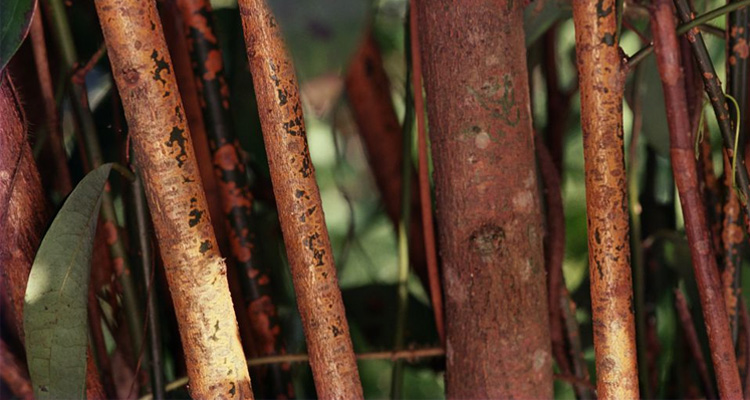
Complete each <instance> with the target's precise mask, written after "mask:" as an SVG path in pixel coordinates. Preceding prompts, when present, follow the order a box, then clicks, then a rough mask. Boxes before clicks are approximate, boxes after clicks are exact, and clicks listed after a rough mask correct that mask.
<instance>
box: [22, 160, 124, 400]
mask: <svg viewBox="0 0 750 400" xmlns="http://www.w3.org/2000/svg"><path fill="white" fill-rule="evenodd" d="M110 169H112V164H105V165H102V166H101V167H99V168H97V169H95V170H94V171H92V172H91V173H89V174H88V175H86V177H85V178H84V179H83V180H82V181H81V183H79V184H78V186H76V188H75V190H73V192H72V193H71V195H70V197H68V199H67V200H66V201H65V204H63V206H62V208H61V209H60V212H59V213H58V214H57V216H56V217H55V220H54V221H53V222H52V225H51V226H50V228H49V230H48V231H47V233H46V234H45V236H44V239H43V240H42V244H41V246H40V247H39V251H38V252H37V255H36V258H35V259H34V265H32V267H31V274H30V275H29V283H28V286H27V288H26V298H25V305H24V335H25V338H26V357H27V359H28V364H29V372H30V374H31V382H32V385H33V386H34V396H35V397H36V398H37V399H76V398H83V397H84V396H85V390H86V384H85V381H86V346H87V343H88V324H87V322H88V320H87V318H86V301H87V293H88V284H89V275H90V274H89V271H90V269H91V252H92V248H93V242H94V234H95V231H96V221H97V217H98V215H99V206H100V205H101V199H102V193H103V189H104V185H105V183H106V182H107V177H108V176H109V171H110Z"/></svg>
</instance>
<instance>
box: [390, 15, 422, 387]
mask: <svg viewBox="0 0 750 400" xmlns="http://www.w3.org/2000/svg"><path fill="white" fill-rule="evenodd" d="M407 13H408V14H409V15H410V16H411V17H410V18H407V19H406V25H407V26H406V29H405V31H406V35H405V39H406V41H407V44H408V42H409V40H410V38H411V35H412V34H413V33H414V32H413V31H411V30H410V29H409V26H412V25H413V24H414V16H415V13H414V12H413V9H412V8H411V7H410V8H409V9H408V10H407ZM406 49H407V51H406V68H407V70H406V82H405V83H406V90H405V92H406V99H405V101H404V104H405V106H406V112H405V115H404V122H403V125H402V132H403V133H402V135H401V140H402V143H403V144H402V147H401V160H402V162H401V182H402V184H401V215H400V218H399V221H398V229H397V235H396V236H397V240H398V245H397V247H398V274H397V276H398V285H397V297H396V325H395V332H394V333H395V334H394V339H393V345H394V347H395V349H396V350H401V348H402V347H403V346H404V336H405V334H406V315H407V311H408V310H407V307H408V305H409V288H408V286H407V281H408V278H409V238H408V234H407V226H408V224H409V220H410V214H411V197H412V193H411V185H412V182H411V175H412V170H411V168H412V167H411V164H412V163H411V160H412V155H411V150H412V138H413V126H414V114H415V109H414V102H413V97H414V96H413V94H414V91H412V90H411V89H410V88H409V84H410V83H411V78H412V77H413V74H412V70H411V66H412V60H413V58H412V57H411V55H412V54H411V52H410V50H409V49H410V47H406ZM425 233H426V232H425ZM403 386H404V364H403V362H401V360H396V361H395V362H394V363H393V370H392V372H391V398H393V399H400V398H401V396H402V394H403V393H402V392H403Z"/></svg>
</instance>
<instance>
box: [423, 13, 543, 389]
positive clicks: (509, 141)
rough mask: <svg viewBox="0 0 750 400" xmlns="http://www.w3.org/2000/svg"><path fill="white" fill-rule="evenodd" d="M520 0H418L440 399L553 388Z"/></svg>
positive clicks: (537, 188)
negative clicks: (431, 180) (439, 313)
mask: <svg viewBox="0 0 750 400" xmlns="http://www.w3.org/2000/svg"><path fill="white" fill-rule="evenodd" d="M522 7H523V6H522V4H521V2H517V1H515V2H514V1H512V0H507V1H490V0H472V1H464V2H462V3H461V4H456V3H455V2H452V1H447V0H441V1H433V2H426V1H420V2H418V6H417V10H415V11H417V12H418V18H419V26H420V31H421V35H420V39H421V42H422V46H421V48H422V51H421V53H422V59H423V62H424V75H425V88H426V91H427V111H428V116H429V121H430V128H431V132H430V137H431V139H432V152H433V159H434V165H435V187H436V192H437V216H438V225H439V243H440V248H441V254H442V260H443V271H444V274H443V282H444V293H445V296H446V297H445V308H446V318H445V320H446V336H447V343H446V357H447V371H446V395H447V397H448V398H551V397H552V357H551V356H550V336H549V325H548V321H547V319H548V315H547V296H546V284H545V272H544V257H543V254H544V253H543V249H542V239H543V236H544V232H543V228H542V216H541V208H540V207H541V206H540V201H539V187H538V183H537V172H536V163H535V161H534V138H533V132H532V127H531V115H530V105H529V87H528V81H527V74H526V51H525V46H524V37H523V29H522Z"/></svg>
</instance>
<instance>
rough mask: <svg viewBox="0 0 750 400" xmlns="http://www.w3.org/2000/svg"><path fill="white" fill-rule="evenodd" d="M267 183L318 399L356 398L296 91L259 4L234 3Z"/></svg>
mask: <svg viewBox="0 0 750 400" xmlns="http://www.w3.org/2000/svg"><path fill="white" fill-rule="evenodd" d="M239 6H240V15H241V17H242V26H243V29H244V32H245V44H246V46H247V57H248V60H249V62H250V70H251V72H252V74H253V84H254V86H255V93H256V98H257V99H258V110H259V114H260V121H261V127H262V128H263V139H264V142H265V146H266V153H267V154H268V162H269V166H270V171H271V181H272V182H273V191H274V195H275V197H276V205H277V208H278V210H279V220H280V222H281V230H282V232H283V234H284V243H285V244H286V249H287V256H288V258H289V264H290V267H291V269H292V280H293V283H294V289H295V292H296V294H297V306H298V308H299V312H300V315H301V317H302V326H303V328H304V330H305V337H306V339H307V349H308V353H309V354H310V366H311V367H312V372H313V377H314V378H315V386H316V389H317V392H318V397H320V398H322V399H332V398H345V399H356V398H361V397H362V386H361V383H360V380H359V373H358V371H357V364H356V362H355V358H354V351H353V348H352V342H351V338H350V337H349V324H348V323H347V321H346V314H345V312H344V304H343V302H342V300H341V291H340V290H339V287H338V279H337V278H336V268H335V267H334V264H333V252H332V250H331V243H330V240H329V238H328V230H327V229H326V225H325V219H324V217H323V207H322V203H321V201H320V192H319V189H318V185H317V183H316V182H315V170H314V168H313V165H312V162H311V161H310V153H309V150H308V147H307V138H306V132H305V122H304V118H303V115H302V105H301V104H300V98H299V88H298V86H297V78H296V76H295V73H294V66H293V65H292V61H291V58H290V57H289V55H288V54H287V52H286V48H285V45H284V42H283V39H282V36H281V35H282V34H281V31H280V29H279V26H278V23H277V21H276V19H275V18H274V16H273V14H272V13H271V11H270V9H269V8H268V5H267V4H266V3H265V1H264V0H241V1H239Z"/></svg>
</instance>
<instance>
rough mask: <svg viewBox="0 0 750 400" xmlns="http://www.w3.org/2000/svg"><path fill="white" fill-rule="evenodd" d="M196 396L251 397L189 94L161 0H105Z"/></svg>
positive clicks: (104, 21)
mask: <svg viewBox="0 0 750 400" xmlns="http://www.w3.org/2000/svg"><path fill="white" fill-rule="evenodd" d="M96 8H97V12H98V14H99V19H100V22H101V25H102V31H103V33H104V38H105V41H106V43H107V49H108V52H109V57H110V62H111V63H112V71H113V73H114V75H115V82H116V83H117V87H118V89H119V92H120V96H121V98H122V102H123V106H124V108H125V117H126V119H127V122H128V128H129V131H130V136H131V138H132V142H133V148H134V155H135V159H136V162H137V164H138V166H139V170H140V172H141V174H142V176H143V181H144V186H145V191H146V197H147V199H148V204H149V209H150V212H151V218H152V219H153V221H154V228H155V231H156V236H157V240H158V242H159V248H160V250H161V254H162V258H163V260H164V268H165V271H166V275H167V280H168V282H169V287H170V291H171V293H172V299H173V301H174V304H175V312H176V314H177V320H178V323H179V328H180V336H181V338H182V343H183V346H184V350H185V358H186V362H187V369H188V377H189V379H190V394H191V395H192V396H193V397H194V398H201V399H202V398H220V397H221V398H252V389H251V387H250V377H249V375H248V370H247V363H246V361H245V357H244V354H243V352H242V346H241V345H240V340H239V335H238V331H237V321H236V319H235V314H234V309H233V307H232V301H231V298H230V294H229V289H228V282H227V278H226V266H225V264H224V261H223V260H222V258H221V255H220V254H219V252H218V246H217V243H216V238H215V236H214V231H213V228H212V227H211V221H210V218H209V216H208V210H207V207H208V206H207V204H206V198H205V195H204V193H203V188H202V185H201V179H200V175H199V173H198V166H197V164H196V162H195V154H194V152H193V144H192V141H191V139H190V133H189V129H188V126H187V123H186V121H185V113H184V109H183V106H182V101H181V100H180V94H179V91H178V89H177V84H176V83H175V79H174V74H173V71H172V66H171V60H170V57H169V53H168V51H167V47H166V44H165V40H164V34H163V32H162V27H161V22H160V20H159V15H158V14H157V12H156V7H155V4H154V2H153V1H152V0H139V1H122V0H97V1H96Z"/></svg>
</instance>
